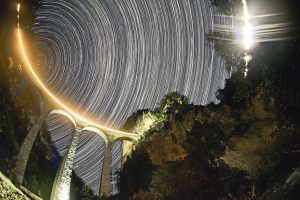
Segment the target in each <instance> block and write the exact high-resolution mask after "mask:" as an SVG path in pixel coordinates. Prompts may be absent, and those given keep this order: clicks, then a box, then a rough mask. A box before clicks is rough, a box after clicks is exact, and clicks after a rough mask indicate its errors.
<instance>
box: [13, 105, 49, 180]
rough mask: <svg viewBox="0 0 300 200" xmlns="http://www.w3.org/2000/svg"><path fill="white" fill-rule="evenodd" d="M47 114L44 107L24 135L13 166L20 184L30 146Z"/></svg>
mask: <svg viewBox="0 0 300 200" xmlns="http://www.w3.org/2000/svg"><path fill="white" fill-rule="evenodd" d="M47 115H48V109H47V108H46V109H45V111H44V112H43V113H41V114H40V116H39V117H38V119H37V120H36V121H35V123H34V125H33V127H32V128H31V129H30V131H29V133H28V134H27V135H26V137H25V139H24V141H23V143H22V145H21V148H20V151H19V153H18V156H17V162H16V167H15V170H14V171H15V177H16V179H17V181H18V182H19V183H20V184H21V185H22V184H23V179H24V174H25V169H26V165H27V161H28V158H29V155H30V152H31V149H32V146H33V144H34V141H35V138H36V136H37V134H38V133H39V131H40V129H41V126H42V124H43V122H44V120H45V118H46V117H47Z"/></svg>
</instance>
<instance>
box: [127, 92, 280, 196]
mask: <svg viewBox="0 0 300 200" xmlns="http://www.w3.org/2000/svg"><path fill="white" fill-rule="evenodd" d="M262 103H263V102H262V100H261V92H260V91H259V90H257V95H256V97H255V98H254V99H253V100H252V102H251V104H250V105H247V106H245V107H239V108H232V107H230V106H227V105H222V106H221V105H208V106H194V105H189V106H187V107H186V108H188V109H186V110H181V111H178V110H180V109H178V110H176V109H175V112H174V113H173V114H172V113H171V114H170V115H169V116H168V117H165V118H164V119H163V120H161V122H162V123H161V124H163V126H162V127H158V128H157V127H156V124H158V123H157V121H158V120H157V119H159V118H157V119H156V120H152V121H153V124H151V123H149V121H150V120H149V116H150V115H151V112H146V113H145V115H146V116H143V115H141V116H139V117H138V120H137V123H136V124H135V126H133V127H132V130H140V129H141V128H140V127H142V126H143V125H144V128H143V134H140V140H139V144H138V145H137V147H136V151H137V152H139V151H140V152H141V151H142V150H139V149H145V151H146V152H147V155H148V157H149V159H150V162H151V164H152V168H151V170H152V172H151V173H152V175H151V184H150V185H149V187H148V190H145V188H144V189H143V188H141V189H140V190H136V191H135V194H134V196H133V197H134V198H136V199H143V197H142V196H147V195H146V193H147V192H146V191H148V195H150V196H151V195H154V194H155V195H154V196H156V197H157V198H158V199H159V196H161V197H169V198H179V196H181V197H184V195H185V193H186V192H188V191H190V192H191V194H190V196H189V197H187V196H185V198H187V199H197V198H216V197H218V198H219V197H222V198H223V199H232V198H236V199H253V198H255V197H257V196H260V195H262V194H263V193H264V192H265V189H267V188H268V187H272V186H273V183H270V182H268V184H266V185H265V186H260V185H261V184H263V181H265V179H266V178H268V177H269V178H270V177H271V175H270V174H269V172H271V171H272V173H275V175H273V176H272V180H273V179H276V178H278V177H279V176H277V175H276V173H277V172H276V170H278V169H277V168H278V167H277V166H278V163H280V159H279V157H280V158H282V156H283V157H284V156H285V154H284V152H282V151H280V150H278V149H279V148H281V147H283V146H282V144H280V141H279V139H278V138H277V139H276V138H274V137H272V135H273V134H274V132H275V131H276V130H277V123H276V121H275V120H274V115H273V114H272V113H267V112H265V111H264V110H263V105H262ZM156 112H157V111H156ZM152 115H154V117H152V119H153V118H155V115H157V113H154V112H152ZM142 119H147V122H148V124H147V127H148V129H145V124H146V123H145V122H144V121H143V120H142ZM137 127H139V128H137ZM199 127H200V128H199ZM281 131H282V130H281ZM283 148H284V147H283ZM195 151H196V152H195ZM197 151H198V152H197ZM137 154H141V155H143V156H145V157H147V156H146V155H144V154H142V153H137ZM137 154H135V153H134V151H133V152H132V154H131V156H132V158H131V160H129V162H133V160H134V159H137V158H138V157H137ZM145 159H146V158H145ZM126 164H127V163H125V167H126ZM131 164H132V163H131ZM133 166H134V165H133ZM133 166H132V167H133ZM137 166H138V164H137ZM276 167H277V168H276ZM137 171H138V170H136V173H138V172H137ZM124 173H125V174H126V173H127V172H126V171H125V172H124ZM274 177H275V178H274ZM148 178H149V177H148ZM146 185H147V184H146ZM226 185H227V186H226ZM198 187H204V188H206V189H203V188H198ZM217 187H220V188H222V187H224V188H222V189H220V190H219V189H216V188H217ZM258 187H259V188H258ZM121 191H122V190H121Z"/></svg>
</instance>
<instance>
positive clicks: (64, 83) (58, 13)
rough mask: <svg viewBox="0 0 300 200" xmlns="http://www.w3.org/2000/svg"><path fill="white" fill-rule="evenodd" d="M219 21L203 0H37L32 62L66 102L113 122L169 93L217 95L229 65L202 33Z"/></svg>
mask: <svg viewBox="0 0 300 200" xmlns="http://www.w3.org/2000/svg"><path fill="white" fill-rule="evenodd" d="M226 23H227V22H226V21H224V19H222V18H221V17H216V16H214V10H213V9H212V8H211V7H210V6H209V5H208V1H206V0H202V1H199V0H197V1H196V0H190V1H185V0H182V1H180V0H176V1H175V0H174V1H171V0H170V1H159V0H147V1H146V0H136V1H134V0H132V1H121V0H116V1H111V0H101V1H100V0H89V1H78V0H72V1H71V0H64V1H58V0H42V1H41V6H40V7H39V8H38V9H37V11H36V19H35V22H34V25H33V27H32V30H33V31H34V35H35V40H34V47H35V52H36V54H37V56H38V59H37V61H36V63H35V69H36V70H37V73H38V75H39V77H40V78H41V80H42V82H43V83H44V84H45V85H46V87H47V88H49V90H50V91H51V92H52V93H53V94H55V96H57V97H58V99H59V100H60V101H61V102H63V103H64V104H65V105H66V106H68V107H70V108H72V109H73V110H74V111H75V112H77V113H80V115H82V116H83V117H86V118H88V119H90V120H92V121H93V122H96V123H99V124H101V125H104V126H107V127H110V128H119V127H120V126H122V125H123V124H124V123H125V121H126V119H127V118H128V117H129V116H130V115H131V114H132V113H133V112H136V111H137V110H138V109H146V108H148V109H155V108H156V107H157V103H158V102H160V100H161V99H162V98H163V96H164V95H165V94H167V93H170V92H174V91H178V92H179V93H181V94H183V95H186V96H187V97H188V98H189V101H190V103H194V104H197V105H199V104H202V105H205V104H207V103H209V102H211V101H214V102H217V100H216V98H215V92H216V90H217V89H219V88H220V87H223V85H224V80H225V78H228V77H229V74H230V72H229V71H226V69H225V67H224V63H223V61H222V60H221V59H220V58H219V57H218V56H217V55H216V53H215V52H214V50H213V49H212V48H211V47H209V46H208V45H205V42H206V41H205V34H206V33H207V32H208V31H209V30H210V29H212V28H213V27H214V24H226Z"/></svg>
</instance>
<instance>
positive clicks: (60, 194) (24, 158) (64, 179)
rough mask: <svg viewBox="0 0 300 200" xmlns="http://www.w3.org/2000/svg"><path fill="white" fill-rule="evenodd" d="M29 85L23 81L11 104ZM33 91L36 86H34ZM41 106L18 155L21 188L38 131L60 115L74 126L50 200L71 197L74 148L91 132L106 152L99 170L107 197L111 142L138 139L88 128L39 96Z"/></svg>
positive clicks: (18, 86)
mask: <svg viewBox="0 0 300 200" xmlns="http://www.w3.org/2000/svg"><path fill="white" fill-rule="evenodd" d="M29 82H30V81H26V80H23V81H21V82H20V83H19V85H17V86H16V87H15V88H14V89H13V90H12V91H11V92H10V93H11V101H12V102H14V101H15V99H16V98H17V96H18V95H20V94H21V93H22V91H23V90H24V89H25V88H26V87H28V85H29ZM34 87H35V86H34ZM41 96H42V98H41V99H42V100H43V102H42V104H43V105H44V108H43V109H41V112H40V115H39V117H38V118H37V120H36V121H35V123H34V125H33V127H32V128H31V130H30V131H29V132H28V134H27V135H26V137H25V139H24V141H23V143H22V145H21V148H20V151H19V153H18V155H17V160H16V167H15V169H14V172H15V177H16V179H17V181H18V182H19V183H20V184H23V179H24V175H25V170H26V165H27V162H28V159H29V155H30V153H31V149H32V147H33V144H34V141H35V139H36V137H37V135H38V133H39V131H40V129H41V126H42V124H43V122H44V121H45V119H46V118H47V117H48V116H50V115H52V114H60V115H63V116H65V117H67V118H68V119H69V120H70V122H71V123H72V124H73V126H74V130H75V131H74V133H73V136H72V139H71V141H70V143H69V146H68V150H67V152H66V154H65V156H64V157H63V160H62V162H61V164H60V166H59V168H58V171H57V174H56V177H55V181H54V184H53V188H52V192H51V199H68V198H69V193H70V182H71V175H72V168H73V158H74V156H75V151H76V147H77V141H78V138H79V135H80V134H81V132H82V131H83V130H88V131H92V132H94V133H96V134H98V135H100V136H101V137H102V138H103V140H104V141H105V144H106V148H105V154H104V161H103V168H102V177H101V183H100V191H99V195H100V196H102V195H104V194H105V195H110V174H109V168H110V148H111V145H112V143H113V142H114V141H117V140H121V141H122V140H128V141H130V142H132V143H134V144H135V143H136V141H137V139H138V135H137V134H125V133H124V134H122V133H117V132H113V131H107V130H101V129H99V128H97V127H94V126H92V125H90V124H87V123H85V122H83V121H81V120H80V119H78V118H76V117H74V116H71V114H69V113H67V112H66V111H64V110H62V109H60V108H59V106H57V105H54V104H53V103H52V102H51V99H50V98H49V97H48V95H46V94H42V95H41Z"/></svg>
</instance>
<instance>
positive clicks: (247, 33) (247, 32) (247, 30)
mask: <svg viewBox="0 0 300 200" xmlns="http://www.w3.org/2000/svg"><path fill="white" fill-rule="evenodd" d="M243 5H244V20H245V27H244V44H245V48H246V50H249V49H250V45H251V44H252V30H251V25H250V23H249V19H250V17H249V14H248V7H247V2H246V0H243Z"/></svg>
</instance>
